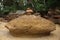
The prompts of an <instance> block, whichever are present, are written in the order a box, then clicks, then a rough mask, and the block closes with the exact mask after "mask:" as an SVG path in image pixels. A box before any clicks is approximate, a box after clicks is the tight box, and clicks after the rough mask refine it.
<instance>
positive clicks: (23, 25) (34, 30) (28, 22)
mask: <svg viewBox="0 0 60 40" xmlns="http://www.w3.org/2000/svg"><path fill="white" fill-rule="evenodd" d="M6 27H7V28H8V29H9V31H10V32H11V33H13V34H40V33H50V32H51V31H53V30H55V29H56V27H55V24H54V23H53V22H51V21H49V20H47V19H44V18H42V17H40V16H34V15H23V16H20V17H19V18H16V19H14V20H12V21H10V22H9V23H8V24H7V25H6Z"/></svg>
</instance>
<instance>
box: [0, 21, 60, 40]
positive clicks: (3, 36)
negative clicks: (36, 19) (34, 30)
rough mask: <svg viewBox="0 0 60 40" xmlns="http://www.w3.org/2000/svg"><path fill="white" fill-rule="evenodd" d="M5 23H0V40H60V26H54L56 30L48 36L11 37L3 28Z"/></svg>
mask: <svg viewBox="0 0 60 40" xmlns="http://www.w3.org/2000/svg"><path fill="white" fill-rule="evenodd" d="M6 24H7V23H5V22H0V40H60V26H59V25H57V24H56V30H55V31H53V32H52V33H51V34H50V35H21V36H20V37H15V36H12V35H11V34H10V33H9V30H8V29H6V28H5V25H6Z"/></svg>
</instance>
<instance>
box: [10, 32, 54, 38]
mask: <svg viewBox="0 0 60 40" xmlns="http://www.w3.org/2000/svg"><path fill="white" fill-rule="evenodd" d="M10 35H12V36H13V37H20V38H40V37H50V36H54V34H53V33H50V34H20V35H17V34H12V33H10Z"/></svg>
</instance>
